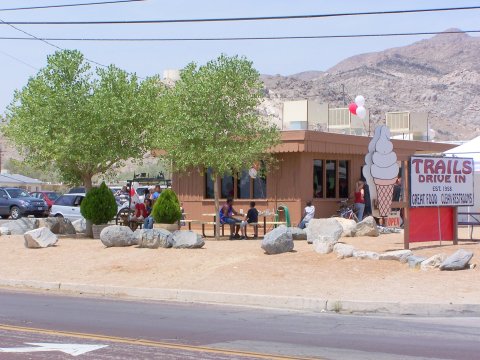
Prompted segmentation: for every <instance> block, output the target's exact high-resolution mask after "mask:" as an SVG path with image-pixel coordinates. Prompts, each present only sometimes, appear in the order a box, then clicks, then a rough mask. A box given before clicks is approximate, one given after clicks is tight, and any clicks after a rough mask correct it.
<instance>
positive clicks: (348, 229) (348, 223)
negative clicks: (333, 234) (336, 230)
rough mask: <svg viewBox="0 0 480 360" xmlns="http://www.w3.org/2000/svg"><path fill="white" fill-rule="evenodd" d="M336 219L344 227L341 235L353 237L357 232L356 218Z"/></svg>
mask: <svg viewBox="0 0 480 360" xmlns="http://www.w3.org/2000/svg"><path fill="white" fill-rule="evenodd" d="M335 220H336V221H337V222H338V223H339V224H340V226H341V227H342V229H343V232H342V236H341V237H353V236H355V234H356V233H357V223H356V221H355V220H351V219H345V218H343V217H336V218H335Z"/></svg>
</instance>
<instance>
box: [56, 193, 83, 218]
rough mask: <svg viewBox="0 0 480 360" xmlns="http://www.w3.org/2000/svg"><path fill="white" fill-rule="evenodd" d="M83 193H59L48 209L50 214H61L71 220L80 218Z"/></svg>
mask: <svg viewBox="0 0 480 360" xmlns="http://www.w3.org/2000/svg"><path fill="white" fill-rule="evenodd" d="M84 197H85V194H81V193H78V194H64V195H61V196H60V197H59V198H58V199H57V200H55V203H54V204H53V205H52V208H51V209H50V216H57V217H59V216H62V217H64V218H66V219H69V220H71V221H75V220H78V219H82V218H83V217H82V214H81V213H80V204H81V203H82V200H83V198H84Z"/></svg>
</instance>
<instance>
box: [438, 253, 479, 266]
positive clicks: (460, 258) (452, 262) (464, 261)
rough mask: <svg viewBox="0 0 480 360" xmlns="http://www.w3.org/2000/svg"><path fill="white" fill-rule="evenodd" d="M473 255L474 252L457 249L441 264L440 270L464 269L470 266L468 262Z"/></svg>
mask: <svg viewBox="0 0 480 360" xmlns="http://www.w3.org/2000/svg"><path fill="white" fill-rule="evenodd" d="M472 257H473V252H471V251H467V250H463V249H460V250H457V251H455V252H454V253H453V254H452V255H450V256H449V257H447V258H446V259H445V260H444V261H443V262H442V264H441V265H440V270H463V269H466V268H468V267H469V266H468V263H469V261H470V260H471V259H472Z"/></svg>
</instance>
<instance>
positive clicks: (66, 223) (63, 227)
mask: <svg viewBox="0 0 480 360" xmlns="http://www.w3.org/2000/svg"><path fill="white" fill-rule="evenodd" d="M39 226H40V227H46V228H48V229H49V230H50V231H51V232H53V233H54V234H57V235H75V234H76V233H77V232H76V230H75V227H74V226H73V225H72V223H71V221H70V220H69V219H65V218H64V217H48V218H45V219H40V220H39Z"/></svg>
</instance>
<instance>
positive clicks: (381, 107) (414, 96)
mask: <svg viewBox="0 0 480 360" xmlns="http://www.w3.org/2000/svg"><path fill="white" fill-rule="evenodd" d="M451 30H456V29H449V30H446V31H451ZM479 59H480V38H479V37H472V36H469V35H467V34H465V33H458V34H439V35H436V36H434V37H432V38H431V39H427V40H421V41H418V42H416V43H413V44H411V45H408V46H404V47H398V48H392V49H387V50H385V51H381V52H376V53H368V54H361V55H356V56H353V57H350V58H348V59H345V60H343V61H341V62H340V63H338V64H337V65H335V66H334V67H332V68H330V69H328V70H327V71H325V72H321V71H306V72H302V73H300V74H294V75H290V76H281V75H274V76H271V75H264V76H263V77H262V78H263V81H264V83H265V87H266V94H267V98H266V100H265V102H264V104H263V106H262V109H263V113H264V114H266V115H269V116H271V117H272V118H273V119H274V121H275V122H277V123H281V108H282V103H283V101H285V100H300V99H310V100H314V101H317V102H320V103H324V102H328V103H329V104H330V105H331V106H334V107H337V106H343V100H344V96H343V91H342V90H343V87H344V88H345V92H346V101H347V103H348V102H349V101H351V100H352V99H353V98H354V97H355V96H356V95H358V94H361V95H363V96H365V98H366V99H367V105H366V106H367V107H368V109H369V110H370V113H371V120H372V122H373V123H380V122H382V121H384V119H385V112H388V111H404V110H408V111H412V112H417V111H420V112H428V114H429V124H430V127H431V128H433V129H434V130H435V131H436V133H437V139H439V140H467V139H471V138H473V137H475V136H478V135H480V61H479Z"/></svg>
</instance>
